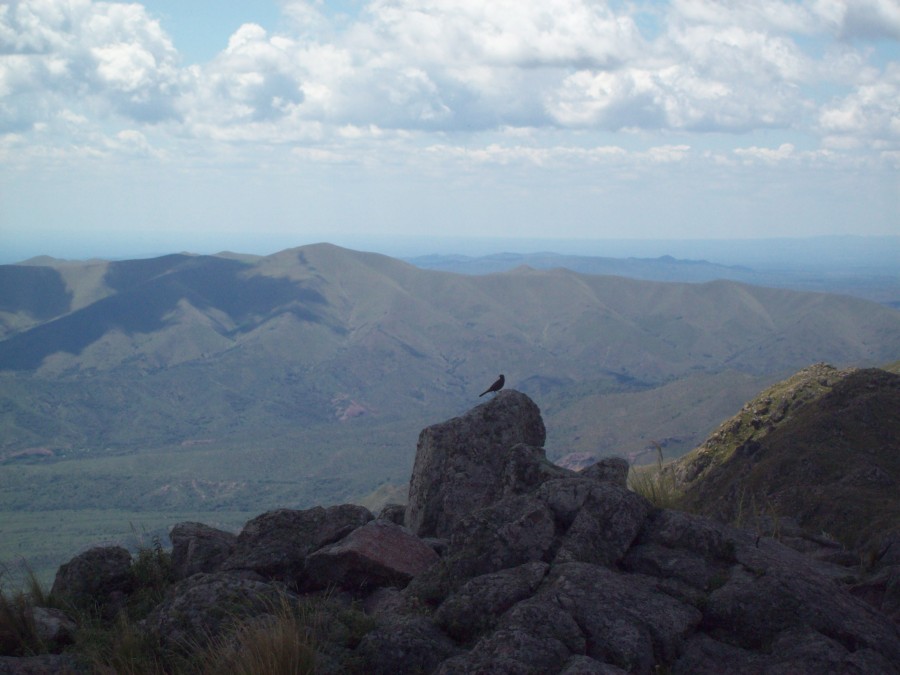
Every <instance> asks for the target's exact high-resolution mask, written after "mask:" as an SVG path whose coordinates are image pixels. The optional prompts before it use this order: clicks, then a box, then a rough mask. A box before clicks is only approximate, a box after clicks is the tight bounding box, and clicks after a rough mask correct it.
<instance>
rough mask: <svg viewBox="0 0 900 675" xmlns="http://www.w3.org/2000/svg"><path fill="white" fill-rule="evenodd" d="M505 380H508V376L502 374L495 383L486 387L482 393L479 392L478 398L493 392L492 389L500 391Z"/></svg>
mask: <svg viewBox="0 0 900 675" xmlns="http://www.w3.org/2000/svg"><path fill="white" fill-rule="evenodd" d="M504 382H506V378H505V377H503V375H501V376H500V377H498V378H497V381H496V382H494V384H492V385H491V386H490V387H488V388H487V389H485V390H484V391H483V392H481V393H480V394H478V398H481V397H482V396H484V395H485V394H489V393H491V392H492V391H500V390H501V389H503V383H504Z"/></svg>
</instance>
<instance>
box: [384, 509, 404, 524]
mask: <svg viewBox="0 0 900 675" xmlns="http://www.w3.org/2000/svg"><path fill="white" fill-rule="evenodd" d="M405 518H406V504H385V505H384V507H383V508H382V509H381V511H380V512H379V514H378V520H389V521H391V522H392V523H394V524H395V525H403V521H404V519H405Z"/></svg>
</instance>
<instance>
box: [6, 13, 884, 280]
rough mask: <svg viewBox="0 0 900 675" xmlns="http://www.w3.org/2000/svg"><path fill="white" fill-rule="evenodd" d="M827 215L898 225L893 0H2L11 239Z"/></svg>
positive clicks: (364, 240) (437, 231) (73, 246)
mask: <svg viewBox="0 0 900 675" xmlns="http://www.w3.org/2000/svg"><path fill="white" fill-rule="evenodd" d="M831 235H863V236H872V237H874V236H885V235H889V236H893V235H900V1H898V0H809V1H787V0H741V1H740V2H738V1H737V0H735V1H730V0H719V1H712V0H673V1H672V2H651V1H649V0H645V1H642V0H619V1H611V2H602V1H597V0H492V1H491V2H484V0H369V1H366V0H344V1H342V2H317V1H315V0H305V1H299V0H278V1H273V0H269V1H266V0H244V1H243V2H221V0H191V1H190V2H185V1H184V0H156V1H151V0H147V1H146V2H143V3H128V4H126V3H119V2H92V1H91V0H0V262H13V261H16V260H22V259H25V258H28V257H32V256H35V255H41V254H47V255H53V256H56V257H62V258H83V257H92V256H97V257H139V256H146V255H154V254H162V253H168V252H173V251H193V252H197V253H213V252H217V251H222V250H234V251H241V252H247V253H260V254H265V253H272V252H275V251H277V250H280V249H283V248H287V247H290V246H297V245H301V244H306V243H312V242H315V241H333V242H335V243H339V244H342V245H349V246H356V247H358V248H369V249H370V250H371V249H377V248H378V246H379V244H378V242H379V241H381V242H387V241H396V240H398V239H400V238H406V239H408V240H410V241H419V240H422V241H424V240H426V238H430V239H428V241H437V240H439V239H440V240H441V241H444V242H445V245H449V246H452V244H447V242H453V241H462V240H467V239H472V240H484V241H491V242H494V241H507V242H510V243H509V244H508V245H506V246H505V247H504V248H505V249H507V250H515V249H516V246H515V242H522V246H521V248H526V244H525V243H524V242H537V243H535V244H534V247H537V248H538V249H540V248H546V247H542V246H541V244H540V242H542V241H546V240H553V241H557V242H559V241H569V242H573V246H574V248H575V249H579V248H581V247H584V246H587V244H586V243H585V242H588V243H589V242H591V241H603V240H653V239H688V240H693V239H697V240H701V239H707V240H708V239H738V240H741V239H765V238H771V237H792V238H794V237H812V236H831ZM384 245H385V246H387V244H384ZM428 245H430V244H428ZM529 246H530V244H529ZM421 252H423V253H425V252H429V251H425V250H423V251H421ZM523 252H525V251H523Z"/></svg>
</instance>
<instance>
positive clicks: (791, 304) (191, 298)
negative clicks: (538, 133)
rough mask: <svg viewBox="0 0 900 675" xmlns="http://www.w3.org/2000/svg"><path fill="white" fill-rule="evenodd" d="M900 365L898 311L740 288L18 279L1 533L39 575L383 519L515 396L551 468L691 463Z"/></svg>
mask: <svg viewBox="0 0 900 675" xmlns="http://www.w3.org/2000/svg"><path fill="white" fill-rule="evenodd" d="M898 355H900V312H898V311H896V310H895V309H892V308H890V307H887V306H884V305H880V304H877V303H874V302H870V301H866V300H863V299H859V298H853V297H848V296H842V295H832V294H824V293H809V292H797V291H792V290H787V289H779V288H767V287H762V286H754V285H748V284H745V283H740V282H735V281H730V280H716V281H709V282H703V283H671V282H658V281H648V280H641V279H632V278H625V277H621V276H611V275H594V274H584V273H579V272H574V271H572V270H568V269H564V268H556V269H540V270H539V269H533V268H529V267H517V268H515V269H512V270H508V271H504V272H498V273H491V274H483V275H463V274H457V273H452V272H445V271H439V270H428V269H422V268H421V267H417V266H415V265H413V264H410V263H408V262H404V261H401V260H398V259H394V258H390V257H387V256H383V255H379V254H374V253H365V252H359V251H353V250H348V249H343V248H339V247H336V246H333V245H329V244H316V245H310V246H303V247H300V248H296V249H289V250H285V251H281V252H279V253H276V254H274V255H270V256H250V255H243V254H236V253H222V254H219V255H215V256H199V255H190V254H175V255H167V256H163V257H159V258H154V259H145V260H124V261H99V260H93V261H78V262H71V261H59V260H53V259H36V260H32V261H30V262H29V263H28V264H20V265H5V266H0V477H2V480H0V512H2V513H3V517H4V520H5V521H6V522H7V523H8V524H9V525H8V527H9V528H13V527H20V528H21V529H20V531H21V532H22V533H23V534H22V537H23V539H22V542H25V541H26V539H27V543H21V545H20V546H19V548H18V549H15V551H13V554H16V551H22V552H28V553H33V552H34V550H35V548H36V547H37V548H40V546H39V545H41V546H42V545H43V542H36V541H34V540H33V537H35V536H36V535H35V533H36V532H47V531H48V530H46V528H47V527H53V526H54V525H55V524H57V523H59V522H61V520H60V519H61V518H69V517H71V516H72V514H73V513H74V512H75V511H78V510H81V511H83V512H84V513H85V518H88V519H90V520H91V525H90V526H87V525H85V527H84V528H81V530H79V528H78V527H75V526H74V525H72V524H71V523H70V524H69V525H68V526H67V527H66V528H65V529H66V532H74V531H76V530H78V531H83V532H84V533H85V537H89V536H94V537H96V535H97V533H98V528H97V526H96V523H97V522H98V519H99V520H102V521H103V522H113V521H117V522H118V523H119V524H120V526H121V525H123V524H125V523H128V522H132V523H134V522H135V521H137V522H138V523H141V522H149V527H150V529H151V530H152V529H153V528H157V527H159V526H160V525H161V523H160V521H163V520H167V519H169V518H170V517H171V518H179V517H180V518H181V519H202V520H203V521H204V522H209V523H211V524H214V525H217V526H222V527H228V526H232V525H234V524H235V523H240V522H243V521H244V520H246V517H248V515H249V514H252V513H258V512H260V511H261V510H264V509H267V508H276V507H280V506H289V507H293V508H305V507H308V506H311V505H314V504H332V503H338V502H346V501H355V502H357V503H364V504H366V505H369V506H370V507H372V508H376V507H377V506H378V505H379V504H380V503H383V502H384V501H386V500H394V501H396V500H402V499H403V498H404V497H405V495H404V494H403V493H404V490H405V486H406V485H407V483H408V478H409V472H410V469H411V466H412V461H413V456H414V452H415V439H416V437H417V435H418V433H419V431H420V430H421V429H422V428H423V427H425V426H427V425H428V424H431V423H433V422H434V421H435V420H440V419H446V418H449V417H453V416H454V415H459V414H461V413H462V412H463V411H465V410H467V409H469V408H470V407H471V405H472V403H473V402H474V401H475V400H476V399H477V398H478V394H479V393H480V392H482V391H483V390H484V389H485V388H486V387H487V386H488V385H490V383H491V382H493V381H494V380H495V379H496V377H497V375H498V374H499V373H503V374H505V376H506V381H507V387H509V388H514V389H518V390H519V391H522V392H524V393H526V394H527V395H529V396H530V397H532V398H533V399H534V400H535V401H536V402H537V403H538V405H539V406H540V408H541V411H542V414H543V417H544V419H545V420H546V423H547V429H548V434H547V442H546V449H547V453H548V457H549V458H550V459H551V460H554V461H557V462H561V463H569V464H573V463H574V462H576V461H582V462H583V461H592V460H594V459H596V458H597V457H602V456H605V455H621V456H625V457H626V458H628V459H629V460H630V461H638V462H640V461H642V460H644V459H646V460H652V459H653V458H655V450H653V448H655V447H657V446H659V447H661V448H662V449H663V450H664V452H665V455H666V457H667V458H671V457H677V456H680V455H682V454H684V453H685V452H687V451H688V450H691V449H692V448H694V447H696V446H697V445H698V444H700V442H701V441H702V440H703V439H704V438H706V437H707V436H708V435H709V433H711V432H712V431H713V429H715V427H716V426H717V425H718V424H719V423H720V422H721V421H722V420H723V419H725V418H727V417H729V416H730V415H733V414H734V412H735V411H736V410H739V409H740V407H741V406H742V405H743V404H744V403H745V402H746V401H747V400H748V399H750V398H751V397H752V396H754V395H755V394H757V393H758V392H759V391H760V390H761V389H763V388H764V387H765V386H768V385H770V384H772V383H774V382H776V381H778V380H779V379H781V378H783V377H785V376H787V375H788V374H790V373H793V372H795V371H796V370H798V369H799V368H802V367H804V366H807V365H809V364H811V363H814V362H818V361H828V362H830V363H833V364H835V365H837V366H840V367H845V366H866V365H879V364H883V363H885V362H889V361H894V360H896V359H897V357H898ZM648 449H650V454H648V455H647V456H646V457H645V453H647V452H648ZM203 514H206V515H203ZM168 522H173V521H171V520H168ZM174 522H177V521H174ZM126 529H127V526H126ZM105 531H107V530H104V532H105ZM6 534H9V532H7V533H6ZM48 536H49V535H48ZM111 536H112V535H111ZM29 537H30V538H31V539H29ZM13 539H14V538H12V537H7V541H13ZM77 545H78V542H73V541H68V542H65V543H64V546H65V549H64V550H67V551H71V550H72V548H73V547H75V546H77ZM8 555H10V551H9V550H5V551H3V552H0V558H3V557H4V556H8ZM48 555H49V554H48Z"/></svg>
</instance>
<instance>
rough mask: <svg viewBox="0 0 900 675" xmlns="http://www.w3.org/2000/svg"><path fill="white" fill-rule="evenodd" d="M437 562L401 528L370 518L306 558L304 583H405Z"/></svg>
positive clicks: (367, 586)
mask: <svg viewBox="0 0 900 675" xmlns="http://www.w3.org/2000/svg"><path fill="white" fill-rule="evenodd" d="M437 561H438V556H437V553H435V552H434V551H433V550H432V549H431V547H430V546H428V545H427V544H425V543H424V542H423V541H422V540H421V539H419V538H418V537H416V536H415V535H413V534H412V533H411V532H410V531H409V530H407V529H406V528H405V527H401V526H400V525H395V524H394V523H392V522H390V521H387V520H373V521H372V522H370V523H367V524H366V525H363V526H362V527H358V528H356V529H355V530H353V532H351V533H350V534H348V535H347V536H346V537H344V538H343V539H341V540H340V541H339V542H336V543H334V544H330V545H328V546H324V547H322V548H321V549H319V550H318V551H316V552H315V553H313V554H311V555H310V556H309V557H308V558H307V559H306V577H307V580H306V585H307V586H309V587H312V588H326V587H328V586H330V585H335V586H338V587H340V588H344V589H348V590H356V591H360V590H369V589H371V588H374V587H379V586H397V587H401V588H402V587H403V586H406V585H407V584H408V583H409V581H410V580H411V579H412V578H413V577H414V576H416V575H417V574H420V573H422V572H424V571H425V570H426V569H428V568H429V567H430V566H431V565H433V564H434V563H436V562H437Z"/></svg>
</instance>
